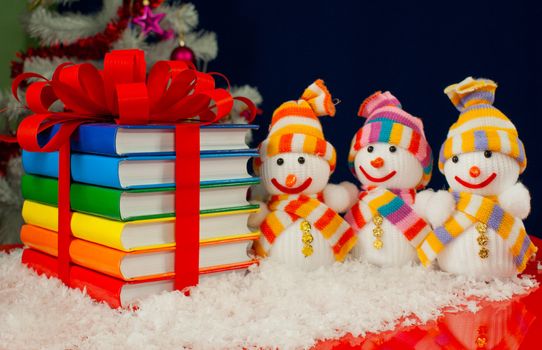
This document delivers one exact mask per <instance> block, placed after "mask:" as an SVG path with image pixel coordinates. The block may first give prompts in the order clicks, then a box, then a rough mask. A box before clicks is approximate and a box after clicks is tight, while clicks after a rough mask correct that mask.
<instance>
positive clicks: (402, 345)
mask: <svg viewBox="0 0 542 350" xmlns="http://www.w3.org/2000/svg"><path fill="white" fill-rule="evenodd" d="M533 242H534V243H535V244H536V245H537V246H538V247H542V240H540V239H537V238H534V237H533ZM20 247H22V246H21V245H9V246H1V245H0V251H8V250H11V249H15V248H20ZM538 262H539V260H538V259H537V261H535V262H531V263H529V265H528V266H527V270H526V271H525V273H527V274H530V275H534V276H535V277H536V279H537V280H538V282H539V283H541V284H542V270H538V269H537V266H538ZM541 335H542V288H537V289H536V290H534V291H533V292H531V293H530V294H528V295H525V296H520V297H515V298H513V299H512V300H508V301H504V302H485V303H483V307H482V308H481V309H480V310H479V311H478V312H476V313H472V312H460V313H445V314H444V316H442V317H440V318H439V319H438V320H436V321H433V322H429V323H428V324H426V325H423V326H411V327H407V328H398V329H395V330H393V331H388V332H383V333H378V334H368V335H367V336H365V337H353V336H352V335H346V336H344V337H342V338H340V339H333V340H323V341H320V342H318V344H317V345H316V346H314V347H313V349H314V350H324V349H325V350H331V349H423V350H432V349H447V350H456V349H457V350H459V349H461V350H463V349H476V350H482V349H500V350H505V349H506V350H516V349H522V350H523V349H524V350H531V349H542V344H541V340H540V337H541Z"/></svg>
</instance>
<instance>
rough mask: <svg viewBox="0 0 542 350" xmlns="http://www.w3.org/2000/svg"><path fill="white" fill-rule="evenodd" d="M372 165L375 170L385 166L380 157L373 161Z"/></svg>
mask: <svg viewBox="0 0 542 350" xmlns="http://www.w3.org/2000/svg"><path fill="white" fill-rule="evenodd" d="M371 165H372V166H373V167H375V168H377V169H378V168H382V166H383V165H384V159H382V158H380V157H378V158H375V159H373V160H371Z"/></svg>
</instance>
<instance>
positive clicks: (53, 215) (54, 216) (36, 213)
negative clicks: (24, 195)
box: [22, 201, 58, 232]
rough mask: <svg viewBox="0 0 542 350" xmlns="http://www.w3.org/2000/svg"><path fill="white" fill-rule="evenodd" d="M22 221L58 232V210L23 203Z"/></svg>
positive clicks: (38, 204) (32, 203)
mask: <svg viewBox="0 0 542 350" xmlns="http://www.w3.org/2000/svg"><path fill="white" fill-rule="evenodd" d="M22 216H23V220H24V222H25V223H27V224H32V225H35V226H39V227H43V228H46V229H48V230H51V231H55V232H57V231H58V209H57V208H56V207H52V206H50V205H45V204H40V203H37V202H32V201H24V202H23V210H22Z"/></svg>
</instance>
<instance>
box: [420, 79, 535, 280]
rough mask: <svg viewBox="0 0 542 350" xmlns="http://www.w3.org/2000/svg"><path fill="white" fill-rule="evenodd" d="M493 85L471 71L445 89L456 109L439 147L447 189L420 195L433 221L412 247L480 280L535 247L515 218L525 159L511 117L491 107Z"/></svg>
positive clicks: (510, 272)
mask: <svg viewBox="0 0 542 350" xmlns="http://www.w3.org/2000/svg"><path fill="white" fill-rule="evenodd" d="M496 89H497V84H495V82H493V81H491V80H489V79H473V78H471V77H469V78H467V79H465V80H463V81H462V82H460V83H458V84H453V85H451V86H449V87H448V88H446V90H445V91H444V92H445V93H446V94H447V95H448V97H449V98H450V100H451V101H452V103H453V104H454V105H455V107H456V108H457V109H458V110H459V111H460V112H461V114H460V115H459V118H458V120H457V122H456V123H454V124H453V125H452V126H451V128H450V130H449V132H448V136H447V139H446V141H445V142H444V144H443V145H442V147H441V151H440V156H439V169H440V171H441V172H442V173H444V175H445V176H446V180H447V182H448V185H449V186H450V192H447V191H438V192H436V193H433V192H431V191H427V192H424V193H421V194H420V197H422V198H423V199H422V200H421V201H420V206H421V207H423V208H425V209H424V211H425V215H426V217H427V218H428V220H429V221H430V222H431V223H432V224H433V227H434V233H432V234H430V235H428V236H427V237H426V239H425V241H424V242H423V244H422V245H421V246H420V248H419V255H420V259H421V261H422V263H423V264H424V265H430V264H431V262H432V261H434V260H437V261H438V264H439V266H440V268H441V269H442V270H444V271H448V272H452V273H457V274H462V275H467V276H471V277H476V278H480V279H491V278H495V277H496V278H506V277H511V276H515V275H516V274H517V273H519V272H522V271H523V270H524V269H525V265H526V263H527V261H528V260H529V258H531V257H532V256H533V255H534V254H535V253H536V250H537V248H536V247H535V246H534V245H533V243H532V242H531V240H530V239H529V236H528V235H527V232H526V231H525V227H524V226H523V222H522V220H523V219H525V218H526V217H527V215H528V214H529V211H530V199H531V198H530V195H529V191H528V190H527V188H525V186H523V185H522V184H521V183H519V182H517V181H518V177H519V175H520V174H521V173H522V172H523V171H524V170H525V167H526V165H527V159H526V157H525V149H524V146H523V143H522V142H521V140H520V139H519V137H518V132H517V130H516V127H515V126H514V124H513V123H512V122H511V121H510V119H508V117H506V115H504V113H502V112H501V111H500V110H499V109H497V108H495V107H494V106H493V102H494V99H495V90H496Z"/></svg>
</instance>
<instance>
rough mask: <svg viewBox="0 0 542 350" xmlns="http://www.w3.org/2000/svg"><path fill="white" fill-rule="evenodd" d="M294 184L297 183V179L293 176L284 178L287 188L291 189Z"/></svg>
mask: <svg viewBox="0 0 542 350" xmlns="http://www.w3.org/2000/svg"><path fill="white" fill-rule="evenodd" d="M296 182H297V177H296V176H295V175H294V174H288V176H286V186H287V187H293V186H294V185H295V183H296Z"/></svg>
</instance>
